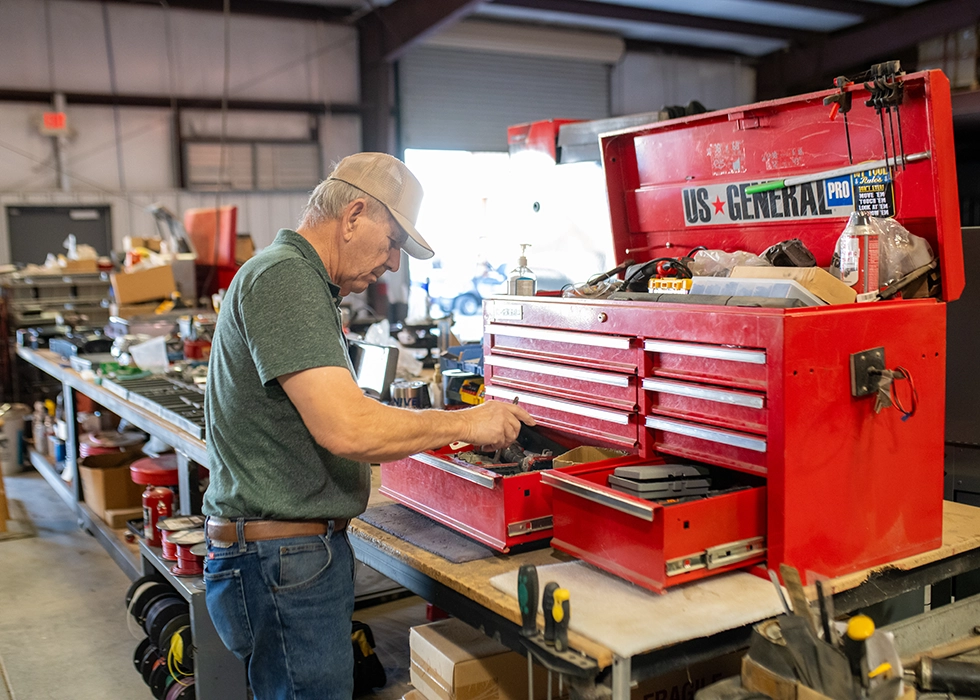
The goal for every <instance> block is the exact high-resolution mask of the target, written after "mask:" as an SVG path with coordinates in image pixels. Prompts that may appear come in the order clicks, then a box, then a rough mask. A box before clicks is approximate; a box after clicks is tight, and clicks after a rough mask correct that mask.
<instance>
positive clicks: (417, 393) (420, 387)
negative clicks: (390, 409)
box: [391, 380, 432, 408]
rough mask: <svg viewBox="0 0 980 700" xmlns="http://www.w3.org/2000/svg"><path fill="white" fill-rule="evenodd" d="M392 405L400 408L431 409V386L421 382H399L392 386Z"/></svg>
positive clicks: (393, 383)
mask: <svg viewBox="0 0 980 700" xmlns="http://www.w3.org/2000/svg"><path fill="white" fill-rule="evenodd" d="M391 405H392V406H398V407H400V408H430V407H431V406H432V402H431V401H430V399H429V384H428V382H423V381H419V380H414V381H405V380H399V381H396V382H392V384H391Z"/></svg>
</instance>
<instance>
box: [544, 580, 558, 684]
mask: <svg viewBox="0 0 980 700" xmlns="http://www.w3.org/2000/svg"><path fill="white" fill-rule="evenodd" d="M556 590H558V584H557V583H555V582H554V581H549V582H548V583H546V584H544V595H542V596H541V611H542V612H543V613H544V643H545V644H547V645H548V646H552V647H553V646H554V645H555V618H554V616H553V615H552V608H554V607H555V591H556ZM560 694H561V693H560V692H559V695H560ZM547 698H548V700H551V671H550V670H549V671H548V695H547Z"/></svg>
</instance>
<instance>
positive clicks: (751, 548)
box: [666, 536, 766, 576]
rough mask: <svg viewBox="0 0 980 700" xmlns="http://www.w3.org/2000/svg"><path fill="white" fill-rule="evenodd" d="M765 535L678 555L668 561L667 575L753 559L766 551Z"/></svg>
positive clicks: (717, 567) (715, 567)
mask: <svg viewBox="0 0 980 700" xmlns="http://www.w3.org/2000/svg"><path fill="white" fill-rule="evenodd" d="M765 542H766V539H765V538H764V537H761V536H760V537H750V538H749V539H746V540H738V541H736V542H729V543H728V544H719V545H715V546H714V547H708V548H707V549H705V550H704V551H703V552H695V553H694V554H688V555H687V556H683V557H677V558H675V559H670V560H668V561H667V564H666V567H667V575H668V576H677V575H678V574H686V573H687V572H689V571H696V570H698V569H708V570H709V571H710V570H712V569H720V568H721V567H723V566H729V565H731V564H736V563H738V562H740V561H745V560H746V559H752V558H753V557H756V556H758V555H760V554H762V553H763V552H765V551H766V548H765Z"/></svg>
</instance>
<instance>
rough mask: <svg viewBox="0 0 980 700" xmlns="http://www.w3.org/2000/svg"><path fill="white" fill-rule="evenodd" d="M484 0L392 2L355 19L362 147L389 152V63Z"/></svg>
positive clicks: (391, 134) (391, 142) (392, 145)
mask: <svg viewBox="0 0 980 700" xmlns="http://www.w3.org/2000/svg"><path fill="white" fill-rule="evenodd" d="M481 2H482V0H396V1H395V2H393V3H392V4H390V5H387V6H385V7H375V8H374V9H373V10H372V11H371V12H369V13H368V14H366V15H364V16H363V17H361V18H360V19H358V20H357V33H358V39H359V42H358V48H359V51H360V76H361V103H362V104H363V105H364V111H363V114H362V117H361V147H362V148H363V149H364V150H366V151H381V152H384V153H392V152H393V151H394V149H395V138H394V131H395V130H394V129H393V128H392V124H393V121H392V109H393V108H394V107H395V105H394V99H393V92H394V89H393V86H394V82H393V79H392V63H393V62H394V61H396V60H397V59H398V58H399V57H400V56H401V55H402V54H404V53H405V52H406V51H408V50H409V49H410V48H411V47H413V46H415V45H416V44H418V43H419V42H421V41H423V40H424V39H425V38H426V37H427V36H429V35H430V34H432V33H434V32H437V31H439V30H440V29H444V28H446V27H447V26H449V25H450V24H453V23H454V22H458V21H459V20H461V19H462V18H463V17H465V16H466V15H468V14H470V13H471V12H472V11H473V10H475V9H476V8H477V6H478V5H480V3H481Z"/></svg>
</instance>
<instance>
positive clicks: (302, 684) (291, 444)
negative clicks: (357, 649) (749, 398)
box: [204, 153, 533, 700]
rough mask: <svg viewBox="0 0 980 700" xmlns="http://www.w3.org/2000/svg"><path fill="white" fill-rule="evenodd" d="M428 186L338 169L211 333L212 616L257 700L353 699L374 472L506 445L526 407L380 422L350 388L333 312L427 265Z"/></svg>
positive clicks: (347, 166)
mask: <svg viewBox="0 0 980 700" xmlns="http://www.w3.org/2000/svg"><path fill="white" fill-rule="evenodd" d="M421 201H422V187H421V185H420V184H419V182H418V180H417V179H416V178H415V176H414V175H412V173H411V172H410V171H409V170H408V168H407V167H405V165H404V164H403V163H402V162H401V161H400V160H398V159H397V158H393V157H391V156H388V155H385V154H382V153H358V154H356V155H353V156H349V157H347V158H345V159H343V160H342V161H341V162H340V164H339V165H338V166H337V167H336V169H335V170H334V171H333V173H331V175H330V176H329V177H328V178H327V179H326V180H325V181H323V182H322V183H320V185H319V186H318V187H317V188H316V189H315V190H314V191H313V194H312V196H311V197H310V200H309V203H308V204H307V206H306V209H305V211H304V213H303V218H302V223H301V224H300V226H299V227H298V228H297V229H296V231H290V230H286V229H284V230H282V231H280V232H279V235H278V236H277V237H276V240H275V241H274V242H273V244H272V245H271V246H269V247H268V248H267V249H266V250H265V251H263V252H262V253H261V254H259V255H257V256H256V257H254V258H253V259H251V260H249V261H248V262H247V263H245V265H244V266H242V269H241V270H239V272H238V274H237V275H235V279H234V281H233V282H232V284H231V287H230V288H229V290H228V293H227V295H226V296H225V298H224V301H223V303H222V307H221V313H220V314H219V316H218V324H217V328H216V329H215V335H214V343H213V345H212V348H211V359H210V368H209V373H208V374H209V376H208V384H207V395H206V400H205V409H206V416H207V443H208V463H209V464H208V466H209V467H210V472H211V478H210V485H209V486H208V490H207V492H206V493H205V495H204V513H205V514H206V515H208V516H209V517H208V525H207V535H208V556H207V561H206V563H205V573H204V579H205V582H206V584H207V606H208V611H209V612H210V614H211V618H212V620H213V621H214V625H215V628H216V629H217V631H218V634H219V635H220V637H221V639H222V641H223V642H224V643H225V645H226V646H227V647H228V648H229V649H230V650H231V651H232V652H234V653H235V654H236V655H237V656H238V657H240V658H242V659H243V660H245V662H246V665H247V669H248V678H249V683H250V685H251V687H252V690H253V692H254V696H255V699H256V700H273V699H274V698H283V699H286V698H289V699H290V700H306V699H313V698H316V700H323V699H324V698H327V699H331V700H350V697H351V695H352V689H353V652H352V648H351V641H350V631H351V615H352V613H353V607H354V584H353V578H354V575H353V574H354V559H353V553H352V551H351V548H350V544H349V542H348V541H347V534H346V532H345V527H346V525H347V521H348V520H349V519H350V518H353V517H355V516H357V515H359V514H360V513H362V512H363V511H364V509H365V507H366V505H367V499H368V492H369V488H370V468H369V464H368V463H371V462H385V461H391V460H396V459H401V458H402V457H405V456H407V455H410V454H413V453H415V452H419V451H421V450H426V449H431V448H435V447H439V446H442V445H446V444H449V443H451V442H453V441H456V440H460V441H465V442H469V443H473V444H478V445H481V444H485V445H494V446H497V447H499V446H504V445H507V444H509V443H511V442H512V441H513V440H514V439H516V437H517V434H518V432H519V430H520V425H521V422H522V421H523V422H525V423H528V424H533V420H532V419H531V417H530V416H529V415H528V414H527V413H526V412H525V411H524V410H523V409H521V408H519V407H518V406H514V405H511V404H509V403H503V402H488V403H486V404H483V405H482V406H477V407H474V408H472V409H467V410H465V411H434V410H429V411H411V410H405V409H399V408H394V407H389V406H385V405H383V404H380V403H378V402H377V401H374V400H372V399H369V398H367V397H365V396H364V395H363V394H362V392H361V390H360V389H359V388H358V387H357V385H356V383H355V382H354V378H353V371H352V369H351V366H350V361H349V357H348V351H347V346H346V343H345V340H344V336H343V332H342V330H341V320H340V311H339V307H338V304H339V301H340V297H341V296H343V295H345V294H349V293H350V292H361V291H364V290H365V289H367V287H368V285H369V284H371V283H372V282H377V280H378V278H379V277H381V275H382V274H384V272H385V271H387V270H397V269H398V264H399V256H400V250H401V249H404V250H405V251H406V252H407V253H408V254H409V255H412V256H414V257H416V258H428V257H431V256H432V254H433V253H432V249H431V248H430V247H429V245H428V244H427V243H426V242H425V240H424V239H423V238H422V236H421V235H419V232H418V231H417V230H416V229H415V221H416V219H417V216H418V210H419V206H420V205H421Z"/></svg>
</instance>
